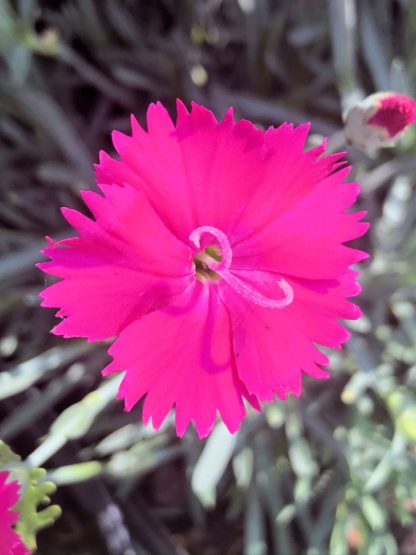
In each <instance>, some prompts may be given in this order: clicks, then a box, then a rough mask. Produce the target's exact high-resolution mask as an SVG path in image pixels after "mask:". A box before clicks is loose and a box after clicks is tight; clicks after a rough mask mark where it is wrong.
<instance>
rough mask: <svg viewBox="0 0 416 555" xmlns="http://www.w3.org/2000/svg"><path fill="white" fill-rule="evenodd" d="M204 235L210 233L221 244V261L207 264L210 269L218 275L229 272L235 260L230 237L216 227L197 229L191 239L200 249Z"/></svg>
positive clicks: (205, 226)
mask: <svg viewBox="0 0 416 555" xmlns="http://www.w3.org/2000/svg"><path fill="white" fill-rule="evenodd" d="M204 233H209V234H210V235H212V236H213V237H215V239H216V240H217V241H218V243H219V247H220V250H221V261H220V262H217V261H216V260H214V259H212V262H211V260H210V261H209V262H208V263H207V266H208V268H209V269H210V270H213V271H214V272H218V273H219V272H221V271H224V270H228V268H229V267H230V266H231V262H232V260H233V251H232V249H231V245H230V242H229V240H228V237H227V236H226V235H225V233H224V232H223V231H221V230H220V229H218V228H216V227H212V226H210V225H202V226H201V227H197V228H196V229H194V230H193V232H192V233H191V234H190V236H189V239H190V240H191V241H192V243H193V244H194V245H195V246H196V247H197V248H198V249H199V247H200V246H201V236H202V235H203V234H204Z"/></svg>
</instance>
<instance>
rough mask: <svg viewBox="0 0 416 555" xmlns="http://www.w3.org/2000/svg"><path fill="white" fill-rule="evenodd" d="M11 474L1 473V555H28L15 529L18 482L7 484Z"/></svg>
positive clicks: (17, 517)
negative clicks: (14, 508)
mask: <svg viewBox="0 0 416 555" xmlns="http://www.w3.org/2000/svg"><path fill="white" fill-rule="evenodd" d="M8 479H9V472H8V471H6V470H4V471H1V472H0V555H27V554H28V553H29V550H28V549H27V547H26V546H25V544H24V543H23V541H22V539H21V537H20V536H19V534H17V533H16V532H15V530H14V528H13V526H14V525H15V524H16V522H17V521H18V519H19V513H17V512H16V511H13V510H12V509H13V507H14V506H15V505H16V503H17V502H18V501H19V489H20V485H19V483H18V482H16V481H15V482H6V480H8Z"/></svg>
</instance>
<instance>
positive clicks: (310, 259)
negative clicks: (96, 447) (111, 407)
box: [40, 102, 368, 437]
mask: <svg viewBox="0 0 416 555" xmlns="http://www.w3.org/2000/svg"><path fill="white" fill-rule="evenodd" d="M147 126H148V131H147V132H145V131H144V130H143V129H142V128H141V127H140V126H139V124H138V123H137V121H136V120H135V119H134V118H132V129H133V133H132V136H131V137H130V136H127V135H124V134H122V133H119V132H117V131H115V132H114V133H113V141H114V145H115V147H116V150H117V152H118V154H119V156H120V160H114V159H112V158H110V157H109V156H108V155H107V154H105V153H101V156H100V163H99V164H98V165H97V167H96V172H97V182H98V186H99V188H100V190H101V194H99V193H95V192H91V191H85V192H83V193H82V197H83V199H84V201H85V203H86V204H87V206H88V207H89V209H90V210H91V212H92V214H93V216H94V219H90V218H88V217H86V216H84V215H82V214H80V213H79V212H77V211H75V210H71V209H68V208H64V209H63V214H64V216H65V218H66V219H67V221H68V222H69V223H70V224H71V225H72V226H73V227H74V228H75V229H76V230H77V232H78V234H79V236H78V237H73V238H70V239H65V240H63V241H59V242H54V241H52V240H49V242H50V244H49V246H48V247H47V248H46V249H45V251H44V253H45V254H46V255H47V256H49V257H50V258H51V261H50V262H44V263H42V264H41V265H40V267H41V268H42V269H43V270H45V271H46V272H48V273H50V274H53V275H55V276H58V277H60V278H63V279H62V280H61V281H59V282H58V283H55V284H54V285H51V286H50V287H48V288H47V289H46V290H45V291H43V293H42V297H43V306H46V307H59V308H60V310H59V312H58V313H57V315H58V316H60V317H62V318H63V320H62V321H61V322H60V323H59V324H58V325H57V326H56V328H54V330H53V332H54V333H56V334H59V335H63V336H64V337H75V336H82V337H86V338H88V339H89V340H90V341H93V340H101V339H106V338H109V337H112V336H117V339H116V340H115V342H114V343H113V345H112V346H111V347H110V349H109V354H110V355H111V356H112V358H113V361H112V362H111V364H110V365H109V366H107V368H105V369H104V371H103V373H104V374H105V375H107V374H110V373H112V372H119V371H121V370H125V371H126V373H125V376H124V379H123V382H122V384H121V387H120V391H119V396H120V397H122V398H124V400H125V407H126V410H130V409H131V408H132V407H134V406H135V405H136V404H137V403H138V401H139V400H140V399H141V398H142V397H145V399H144V404H143V419H144V421H145V422H147V421H148V420H149V419H150V418H151V419H152V423H153V425H154V426H155V427H156V428H158V427H159V426H160V425H161V423H162V422H163V420H164V418H165V417H166V415H167V413H168V412H169V410H170V409H171V408H172V407H173V406H175V408H176V429H177V433H178V434H179V435H183V434H184V432H185V430H186V428H187V426H188V424H189V422H190V421H193V422H194V423H195V426H196V429H197V431H198V434H199V435H200V436H201V437H203V436H206V435H207V434H208V433H209V432H210V430H211V429H212V427H213V426H214V423H215V419H216V413H217V412H219V414H220V415H221V417H222V419H223V421H224V422H225V424H226V425H227V427H228V428H229V429H230V431H232V432H233V431H235V430H237V429H238V427H239V425H240V422H241V420H242V419H243V417H244V415H245V405H244V399H246V400H247V401H248V402H249V403H250V404H251V405H252V406H254V407H255V408H257V409H259V408H260V407H259V402H262V401H272V400H273V398H274V395H275V394H276V395H277V396H278V397H280V398H281V399H285V398H286V397H287V395H288V393H289V392H292V393H293V394H295V395H297V396H298V395H300V392H301V380H302V373H307V374H310V375H312V376H314V377H316V378H325V377H327V372H326V371H324V370H323V369H322V368H321V366H322V365H326V364H327V363H328V359H327V357H326V356H325V355H324V354H322V353H321V352H320V351H319V350H318V348H317V347H316V346H315V344H317V343H318V344H321V345H328V346H330V347H334V348H340V347H341V344H342V343H343V342H344V341H346V340H347V339H348V337H349V333H348V332H347V331H346V330H345V329H344V328H343V326H342V325H341V324H340V323H339V321H338V320H339V319H341V318H350V319H355V318H358V317H359V316H360V310H359V309H358V307H357V306H355V305H354V304H352V303H351V302H349V301H348V300H347V298H348V297H351V296H353V295H356V294H357V293H358V292H359V286H358V284H357V281H356V279H357V272H356V271H354V270H352V269H350V266H351V265H352V264H355V263H356V262H358V261H360V260H363V259H364V258H366V256H367V255H366V253H364V252H362V251H359V250H356V249H353V248H351V247H348V246H345V245H344V243H345V242H346V241H350V240H352V239H356V238H357V237H360V236H361V235H363V233H365V231H366V229H367V227H368V224H367V223H363V222H360V220H361V218H362V217H363V216H364V214H365V212H352V213H351V212H346V209H347V208H348V207H350V206H351V204H353V203H354V201H355V199H356V197H357V195H358V192H359V186H358V185H357V184H356V183H344V180H345V178H346V177H347V175H348V172H349V169H348V168H343V169H340V168H341V166H343V163H342V162H340V159H341V158H342V154H334V155H331V156H327V157H321V155H322V153H323V152H324V149H325V145H322V146H320V147H317V148H314V149H312V150H309V151H306V152H305V151H304V144H305V140H306V137H307V134H308V130H309V125H300V126H299V127H297V128H294V127H293V126H292V125H289V124H287V123H285V124H283V125H281V126H280V127H279V128H277V129H276V128H273V127H271V128H270V129H268V130H267V131H266V132H265V131H262V130H260V129H257V128H256V127H255V126H254V125H252V124H251V123H250V122H248V121H246V120H241V121H239V122H235V121H234V119H233V116H232V111H231V110H229V111H228V112H227V114H226V115H225V117H224V119H223V120H222V121H221V122H220V123H218V122H217V121H216V119H215V117H214V115H213V114H212V113H211V112H210V111H209V110H207V109H206V108H204V107H202V106H199V105H197V104H193V106H192V111H191V113H188V112H187V111H186V109H185V107H184V106H183V105H182V104H181V103H179V102H178V117H177V122H176V126H175V125H174V124H173V123H172V121H171V119H170V117H169V115H168V113H167V111H166V110H165V108H164V107H163V106H162V105H161V104H160V103H158V104H152V105H151V106H150V107H149V110H148V113H147Z"/></svg>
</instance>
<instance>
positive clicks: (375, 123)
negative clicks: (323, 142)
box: [345, 92, 416, 152]
mask: <svg viewBox="0 0 416 555" xmlns="http://www.w3.org/2000/svg"><path fill="white" fill-rule="evenodd" d="M415 121H416V101H415V100H414V99H413V98H411V97H410V96H406V95H404V94H398V93H394V92H381V93H375V94H372V95H370V96H368V97H367V98H365V99H364V100H362V101H361V102H359V103H358V104H356V105H355V106H354V107H353V108H351V109H350V110H349V111H348V112H347V114H346V116H345V134H346V136H347V138H348V139H349V140H350V141H351V142H352V143H353V144H354V145H355V146H357V147H359V148H362V149H363V150H366V151H367V152H371V151H373V152H374V151H375V150H377V149H379V148H385V147H391V146H394V145H395V144H396V143H397V141H398V140H399V138H400V137H401V134H402V132H403V131H404V130H405V129H406V128H407V127H408V126H409V125H411V124H412V123H414V122H415Z"/></svg>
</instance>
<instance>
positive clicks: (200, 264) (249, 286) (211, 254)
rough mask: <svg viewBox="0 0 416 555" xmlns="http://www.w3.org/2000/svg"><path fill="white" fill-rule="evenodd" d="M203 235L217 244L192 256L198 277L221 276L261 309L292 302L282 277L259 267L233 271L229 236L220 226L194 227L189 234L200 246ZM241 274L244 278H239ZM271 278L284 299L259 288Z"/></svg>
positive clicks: (290, 293)
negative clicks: (273, 296) (272, 274)
mask: <svg viewBox="0 0 416 555" xmlns="http://www.w3.org/2000/svg"><path fill="white" fill-rule="evenodd" d="M205 234H208V235H211V236H212V237H213V238H214V240H215V241H216V243H217V244H215V243H214V244H208V246H206V247H205V248H204V249H203V250H201V251H199V252H198V253H197V254H196V255H195V256H194V264H195V276H196V278H197V279H199V280H201V281H205V280H207V279H209V280H211V281H219V280H220V279H221V278H222V279H224V281H225V282H226V283H227V284H228V285H229V286H230V287H231V288H232V289H234V291H235V292H236V293H238V294H239V295H241V296H242V297H244V298H246V299H247V300H249V301H250V302H252V303H254V304H256V305H258V306H262V307H264V308H284V307H285V306H288V305H289V304H291V303H292V301H293V289H292V287H291V285H290V284H289V283H288V282H287V281H286V280H285V279H283V278H281V279H275V278H274V276H271V274H269V273H268V272H262V271H259V270H252V271H251V272H247V271H244V272H242V271H240V272H238V271H237V270H236V271H232V269H231V263H232V260H233V251H232V248H231V245H230V242H229V240H228V237H227V236H226V235H225V233H224V232H222V231H221V230H220V229H218V228H216V227H213V226H209V225H206V226H201V227H197V228H196V229H194V230H193V232H192V233H191V234H190V236H189V239H190V241H192V243H193V244H194V245H195V246H196V247H197V248H198V249H200V248H201V238H202V236H203V235H205ZM243 273H244V275H245V278H246V279H243V278H242V274H243ZM239 274H240V275H239ZM247 274H248V275H247ZM247 278H249V279H247ZM270 281H272V282H273V283H274V285H277V286H278V288H279V289H280V292H281V293H283V294H284V297H283V298H270V297H268V296H266V295H264V293H263V292H262V291H261V289H262V285H267V284H268V283H270Z"/></svg>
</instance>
